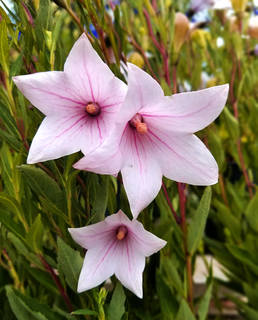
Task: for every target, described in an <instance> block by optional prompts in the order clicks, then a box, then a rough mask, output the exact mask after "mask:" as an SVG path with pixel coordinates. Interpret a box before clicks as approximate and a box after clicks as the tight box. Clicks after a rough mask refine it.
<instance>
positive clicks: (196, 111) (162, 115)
mask: <svg viewBox="0 0 258 320" xmlns="http://www.w3.org/2000/svg"><path fill="white" fill-rule="evenodd" d="M214 96H217V94H216V95H213V96H212V98H213V97H214ZM212 98H211V100H210V102H208V104H207V105H205V106H204V107H202V108H200V109H198V110H195V111H193V112H189V113H185V114H178V115H170V114H157V115H155V114H148V113H141V115H142V116H144V117H149V118H184V117H189V116H192V115H194V114H196V113H199V112H201V111H202V110H204V109H206V108H209V106H210V105H211V103H212Z"/></svg>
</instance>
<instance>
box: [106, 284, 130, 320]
mask: <svg viewBox="0 0 258 320" xmlns="http://www.w3.org/2000/svg"><path fill="white" fill-rule="evenodd" d="M125 299H126V296H125V293H124V290H123V287H122V285H121V284H120V282H117V284H116V288H115V290H114V293H113V295H112V299H111V302H110V304H109V306H108V319H109V320H120V319H121V318H122V316H123V314H124V313H125V306H124V304H125Z"/></svg>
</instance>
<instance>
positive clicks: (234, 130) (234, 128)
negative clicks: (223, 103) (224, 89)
mask: <svg viewBox="0 0 258 320" xmlns="http://www.w3.org/2000/svg"><path fill="white" fill-rule="evenodd" d="M223 115H224V119H225V123H226V126H227V130H228V132H229V134H230V137H231V138H233V139H237V138H238V137H239V124H238V121H237V119H236V118H235V117H234V116H233V115H232V114H231V113H230V111H229V110H228V108H224V111H223Z"/></svg>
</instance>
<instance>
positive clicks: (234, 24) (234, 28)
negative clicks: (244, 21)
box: [229, 16, 239, 32]
mask: <svg viewBox="0 0 258 320" xmlns="http://www.w3.org/2000/svg"><path fill="white" fill-rule="evenodd" d="M229 31H230V32H239V22H238V19H237V17H235V16H233V17H230V18H229Z"/></svg>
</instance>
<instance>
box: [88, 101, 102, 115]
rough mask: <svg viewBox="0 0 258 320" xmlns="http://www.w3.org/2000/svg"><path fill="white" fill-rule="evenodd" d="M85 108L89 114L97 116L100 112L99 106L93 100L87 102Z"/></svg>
mask: <svg viewBox="0 0 258 320" xmlns="http://www.w3.org/2000/svg"><path fill="white" fill-rule="evenodd" d="M85 110H86V112H87V113H88V114H89V115H90V116H97V115H98V114H100V106H99V105H98V104H97V103H95V102H89V103H88V104H87V105H86V107H85Z"/></svg>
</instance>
